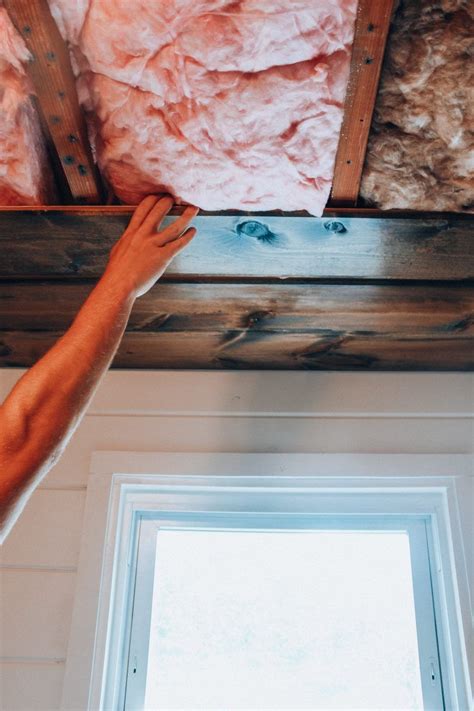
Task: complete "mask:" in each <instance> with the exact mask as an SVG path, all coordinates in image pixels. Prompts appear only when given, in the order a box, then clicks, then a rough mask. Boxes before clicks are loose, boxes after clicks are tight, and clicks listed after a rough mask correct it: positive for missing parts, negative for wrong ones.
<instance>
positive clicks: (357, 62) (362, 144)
mask: <svg viewBox="0 0 474 711" xmlns="http://www.w3.org/2000/svg"><path fill="white" fill-rule="evenodd" d="M392 8H393V0H376V2H374V0H359V6H358V11H357V20H356V27H355V35H354V44H353V47H352V59H351V68H350V75H349V83H348V87H347V94H346V101H345V107H344V118H343V122H342V128H341V135H340V139H339V146H338V150H337V155H336V164H335V169H334V178H333V186H332V192H331V198H330V204H332V205H351V204H355V203H356V201H357V198H358V196H359V187H360V181H361V177H362V169H363V167H364V160H365V152H366V150H367V141H368V137H369V131H370V124H371V121H372V114H373V111H374V106H375V99H376V96H377V87H378V83H379V78H380V72H381V69H382V62H383V57H384V52H385V45H386V42H387V35H388V30H389V26H390V18H391V14H392Z"/></svg>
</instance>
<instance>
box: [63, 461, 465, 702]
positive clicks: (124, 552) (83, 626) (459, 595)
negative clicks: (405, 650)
mask: <svg viewBox="0 0 474 711" xmlns="http://www.w3.org/2000/svg"><path fill="white" fill-rule="evenodd" d="M471 465H472V459H471V458H470V457H468V456H466V455H452V456H449V455H326V454H321V455H320V454H307V455H295V454H288V455H282V454H245V455H242V454H232V453H229V454H202V453H198V454H194V453H189V454H143V453H103V452H102V453H95V454H94V455H93V460H92V472H91V475H90V479H89V486H88V493H87V501H86V514H85V526H84V536H83V542H82V548H81V556H80V563H79V574H78V585H77V593H76V601H75V607H74V613H73V621H72V627H71V637H70V645H69V649H68V659H67V664H66V673H65V682H64V690H63V701H62V708H63V709H73V708H79V707H81V708H84V709H86V708H87V709H117V708H121V707H120V705H119V702H120V683H119V678H120V671H121V668H122V667H121V664H122V663H123V641H124V639H125V637H124V635H125V633H126V619H125V615H124V610H126V601H127V596H128V595H129V589H128V582H127V580H128V579H129V577H130V576H129V575H128V571H129V569H130V566H131V565H132V563H133V556H134V554H135V550H136V536H135V534H134V530H135V523H134V522H135V521H136V518H137V516H143V515H145V516H146V515H148V516H149V515H151V514H150V512H153V511H155V510H156V496H157V495H158V494H159V495H160V497H161V505H162V507H163V508H162V510H166V509H168V510H169V511H172V510H183V498H182V497H183V493H184V492H185V491H186V492H187V493H189V492H193V495H194V496H196V495H198V494H199V492H201V495H202V494H203V492H204V491H205V492H206V494H209V493H212V492H214V494H215V493H216V492H217V491H221V492H223V491H227V493H231V491H232V500H233V501H234V502H237V499H238V493H239V488H240V489H242V486H244V487H250V488H251V489H253V490H254V491H258V489H259V488H260V489H261V488H262V487H263V488H264V489H265V490H268V489H270V490H272V491H276V490H281V491H282V492H286V495H287V496H288V495H291V494H294V493H297V492H298V491H300V492H303V491H304V492H305V497H307V495H308V494H309V493H312V494H314V495H315V498H316V499H317V501H318V506H319V509H318V511H316V512H315V513H319V514H321V515H323V514H328V513H340V514H350V513H353V511H354V507H355V510H357V511H358V512H360V513H365V514H367V515H370V514H372V515H374V514H379V515H391V516H393V515H395V514H400V513H402V514H403V515H407V516H422V517H424V518H425V519H426V520H427V521H429V523H430V525H429V526H428V527H427V529H428V545H429V550H430V556H431V558H432V561H433V562H434V576H433V587H434V589H435V596H434V598H435V608H436V617H437V621H438V625H439V629H438V632H439V635H440V637H441V644H440V654H441V657H440V663H441V674H442V677H443V689H444V693H445V705H446V708H448V709H449V708H466V709H467V708H469V707H470V703H471V690H470V680H469V671H468V660H467V652H466V639H467V638H468V635H469V626H468V623H470V619H469V620H467V616H468V613H469V607H468V604H467V603H468V600H469V588H468V581H467V574H466V566H465V560H464V559H463V549H462V535H461V530H460V522H459V519H458V517H457V500H456V490H455V486H454V481H455V478H456V476H462V475H464V476H465V475H466V474H468V473H469V471H470V467H471ZM348 472H349V473H350V475H348ZM210 481H211V484H210ZM229 487H230V489H231V491H230V490H229ZM300 498H301V497H300ZM335 501H337V504H336V505H335V504H334V502H335ZM331 502H332V503H331ZM180 506H181V509H180V508H179V507H180ZM176 507H178V508H176ZM331 507H332V508H331ZM184 510H185V507H184ZM463 563H464V564H463ZM117 611H119V614H118V613H117ZM117 614H118V616H117ZM469 618H470V615H469ZM122 707H123V706H122Z"/></svg>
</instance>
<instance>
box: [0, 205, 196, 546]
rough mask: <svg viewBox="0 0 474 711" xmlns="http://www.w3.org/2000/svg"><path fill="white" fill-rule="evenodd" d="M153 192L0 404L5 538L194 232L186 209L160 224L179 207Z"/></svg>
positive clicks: (0, 520)
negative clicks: (131, 322)
mask: <svg viewBox="0 0 474 711" xmlns="http://www.w3.org/2000/svg"><path fill="white" fill-rule="evenodd" d="M172 204H173V203H172V200H171V198H163V199H161V200H159V201H158V200H157V198H155V197H153V196H149V197H148V198H145V200H144V201H143V202H142V203H141V204H140V205H139V206H138V208H137V209H136V211H135V213H134V215H133V217H132V219H131V221H130V224H129V226H128V227H127V229H126V231H125V232H124V234H123V235H122V237H121V239H120V240H119V241H118V242H117V244H116V245H115V246H114V248H113V249H112V252H111V254H110V258H109V262H108V264H107V268H106V270H105V273H104V275H103V276H102V278H101V279H100V281H99V282H98V283H97V285H96V287H95V288H94V289H93V291H92V292H91V294H90V295H89V297H88V299H87V300H86V302H85V303H84V305H83V307H82V308H81V310H80V311H79V313H78V315H77V316H76V318H75V320H74V322H73V324H72V325H71V327H70V328H69V330H68V331H67V332H66V333H65V335H64V336H63V337H62V338H60V339H59V340H58V341H57V343H56V344H55V345H54V346H53V347H52V348H51V350H50V351H48V353H46V355H45V356H44V357H43V358H41V360H40V361H38V363H36V364H35V365H34V366H33V367H32V368H30V370H28V371H27V373H25V375H24V376H23V377H22V378H21V379H20V380H19V382H18V383H17V384H16V386H15V387H14V388H13V390H12V392H11V393H10V395H9V396H8V397H7V399H6V400H5V402H4V403H3V405H2V406H1V407H0V541H1V540H2V539H3V538H4V537H5V536H6V535H7V533H8V532H9V531H10V529H11V527H12V526H13V524H14V522H15V521H16V519H17V518H18V516H19V514H20V513H21V511H22V509H23V507H24V506H25V504H26V502H27V500H28V499H29V497H30V496H31V494H32V492H33V491H34V489H35V488H36V486H37V485H38V484H39V482H40V481H41V480H42V479H43V477H44V476H45V475H46V473H47V472H48V471H49V470H50V469H51V467H52V466H53V465H54V464H55V462H56V461H57V460H58V458H59V457H60V455H61V454H62V452H63V451H64V448H65V447H66V445H67V443H68V441H69V439H70V437H71V436H72V434H73V432H74V430H75V429H76V427H77V426H78V424H79V422H80V421H81V418H82V416H83V415H84V412H85V411H86V409H87V406H88V404H89V402H90V400H91V398H92V396H93V395H94V392H95V390H96V388H97V386H98V384H99V382H100V380H101V378H102V376H103V375H104V373H105V372H106V371H107V369H108V367H109V365H110V363H111V361H112V359H113V357H114V355H115V352H116V350H117V348H118V345H119V343H120V340H121V338H122V335H123V332H124V330H125V327H126V325H127V321H128V318H129V316H130V312H131V310H132V307H133V304H134V302H135V299H136V298H138V297H139V296H142V295H143V294H145V293H146V292H147V291H148V290H149V289H150V288H151V287H152V286H153V284H154V283H155V282H156V281H157V279H159V277H160V276H161V275H162V273H163V272H164V270H165V268H166V267H167V265H168V264H169V263H170V261H171V260H172V259H173V257H174V256H175V255H176V254H177V253H178V252H179V251H180V250H181V249H183V247H184V246H185V245H186V244H187V243H188V242H189V241H190V240H191V239H192V238H193V236H194V234H195V229H194V228H189V229H187V228H188V225H189V223H190V221H191V220H192V218H193V217H194V216H195V215H196V214H197V209H196V208H187V209H186V210H185V211H184V213H183V215H182V216H181V217H179V218H178V219H177V220H176V221H175V222H174V223H173V224H172V225H170V226H168V227H166V228H165V229H164V230H162V231H160V232H157V231H156V228H157V226H159V224H160V223H161V221H162V219H163V218H164V216H165V215H166V214H167V212H168V211H169V210H170V208H171V206H172Z"/></svg>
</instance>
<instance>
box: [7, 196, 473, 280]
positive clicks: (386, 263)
mask: <svg viewBox="0 0 474 711" xmlns="http://www.w3.org/2000/svg"><path fill="white" fill-rule="evenodd" d="M129 213H130V208H126V209H125V210H108V211H105V212H104V211H102V210H96V211H91V208H86V209H84V210H83V211H81V210H78V209H77V208H76V209H75V210H73V211H57V210H50V211H44V212H35V211H31V210H30V211H26V210H25V211H18V210H16V211H3V212H1V213H0V277H3V278H18V277H19V276H23V277H64V276H68V277H69V276H78V277H87V278H90V277H98V276H99V275H100V274H102V272H103V270H104V268H105V265H106V261H107V257H108V254H109V252H110V249H111V247H112V245H113V244H114V243H115V241H116V240H117V239H118V238H119V236H120V234H121V233H122V231H123V229H124V228H125V226H126V224H127V222H128V219H129ZM349 214H350V215H353V214H354V213H353V212H349ZM355 214H356V215H358V214H360V213H358V212H357V211H355ZM362 214H363V215H364V216H363V217H358V216H355V217H354V216H347V212H342V213H341V214H339V213H338V212H333V213H332V216H331V217H329V216H328V217H323V218H316V217H299V216H298V217H289V216H281V217H279V216H275V215H265V216H260V215H259V216H254V215H251V216H244V215H200V216H198V217H197V218H196V219H195V222H194V224H195V225H196V226H197V228H198V231H199V232H198V235H197V237H196V238H195V239H194V240H193V242H192V243H191V245H190V246H189V247H188V248H187V249H186V250H185V251H184V252H182V254H180V255H179V257H178V258H177V259H176V260H175V261H174V262H173V263H172V264H171V266H170V267H169V269H168V270H167V273H166V275H165V277H164V278H165V279H169V280H174V281H176V280H183V281H186V280H189V279H195V278H200V279H206V278H209V279H213V278H219V279H222V278H231V279H236V278H254V279H265V280H268V279H279V278H295V279H347V278H349V279H354V278H355V279H404V280H416V279H418V280H466V279H470V278H472V277H473V276H474V239H473V222H472V217H471V216H469V215H453V214H441V215H440V214H436V213H428V214H426V215H421V216H414V215H413V214H412V213H408V214H403V213H402V214H399V213H389V214H388V215H385V216H381V213H375V216H374V217H370V216H368V215H370V214H372V213H371V212H370V211H363V212H362ZM382 215H383V213H382ZM170 219H174V218H170Z"/></svg>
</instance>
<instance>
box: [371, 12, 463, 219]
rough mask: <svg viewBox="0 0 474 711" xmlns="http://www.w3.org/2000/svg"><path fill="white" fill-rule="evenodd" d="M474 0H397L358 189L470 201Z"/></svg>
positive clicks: (412, 199) (453, 205)
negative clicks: (397, 4)
mask: <svg viewBox="0 0 474 711" xmlns="http://www.w3.org/2000/svg"><path fill="white" fill-rule="evenodd" d="M473 54H474V3H473V2H472V0H466V2H462V1H459V0H435V1H433V0H402V1H401V2H400V4H399V7H398V11H397V13H396V15H395V18H394V22H393V25H392V28H391V34H390V38H389V43H388V48H387V55H386V60H385V66H384V70H383V73H382V79H381V85H380V90H379V94H378V98H377V104H376V110H375V119H374V123H373V126H372V132H371V136H370V140H369V146H368V152H367V160H366V165H365V168H364V172H363V179H362V185H361V195H362V196H363V197H364V198H365V199H366V200H368V201H369V202H371V203H373V204H375V205H377V206H379V207H382V208H384V209H390V208H405V209H415V210H448V211H449V210H453V211H473V209H474V61H473Z"/></svg>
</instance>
